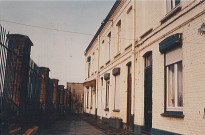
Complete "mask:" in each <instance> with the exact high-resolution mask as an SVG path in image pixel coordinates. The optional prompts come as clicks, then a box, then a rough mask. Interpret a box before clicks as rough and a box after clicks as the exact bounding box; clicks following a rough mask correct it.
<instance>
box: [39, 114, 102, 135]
mask: <svg viewBox="0 0 205 135" xmlns="http://www.w3.org/2000/svg"><path fill="white" fill-rule="evenodd" d="M38 134H39V135H105V133H103V132H102V131H101V130H99V129H97V128H95V127H94V126H92V125H90V124H88V123H87V122H86V121H83V120H81V119H79V118H78V117H76V116H72V117H69V118H66V119H64V120H59V121H57V122H55V123H54V124H53V125H51V126H50V127H48V128H46V129H43V130H42V131H40V133H38Z"/></svg>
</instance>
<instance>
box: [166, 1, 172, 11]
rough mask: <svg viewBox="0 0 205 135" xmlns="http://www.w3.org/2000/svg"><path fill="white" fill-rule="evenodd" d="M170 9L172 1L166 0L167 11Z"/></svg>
mask: <svg viewBox="0 0 205 135" xmlns="http://www.w3.org/2000/svg"><path fill="white" fill-rule="evenodd" d="M171 9H172V1H171V0H167V12H169V11H170V10H171Z"/></svg>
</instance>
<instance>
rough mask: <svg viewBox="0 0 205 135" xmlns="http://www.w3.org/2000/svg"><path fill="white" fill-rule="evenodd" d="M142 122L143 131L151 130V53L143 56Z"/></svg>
mask: <svg viewBox="0 0 205 135" xmlns="http://www.w3.org/2000/svg"><path fill="white" fill-rule="evenodd" d="M144 83H145V84H144V122H145V125H144V126H145V131H148V132H150V131H151V128H152V53H151V52H150V53H148V54H146V55H145V81H144Z"/></svg>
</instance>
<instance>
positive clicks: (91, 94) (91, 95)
mask: <svg viewBox="0 0 205 135" xmlns="http://www.w3.org/2000/svg"><path fill="white" fill-rule="evenodd" d="M92 106H93V86H92V87H91V92H90V108H92Z"/></svg>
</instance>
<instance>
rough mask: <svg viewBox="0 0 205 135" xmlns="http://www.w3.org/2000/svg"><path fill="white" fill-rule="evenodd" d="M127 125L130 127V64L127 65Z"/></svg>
mask: <svg viewBox="0 0 205 135" xmlns="http://www.w3.org/2000/svg"><path fill="white" fill-rule="evenodd" d="M127 67H128V71H127V73H128V75H127V125H128V127H130V123H131V90H132V76H131V63H128V64H127Z"/></svg>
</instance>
